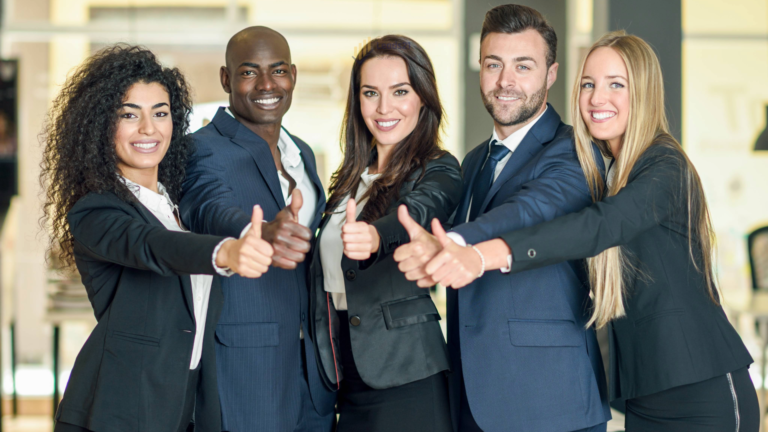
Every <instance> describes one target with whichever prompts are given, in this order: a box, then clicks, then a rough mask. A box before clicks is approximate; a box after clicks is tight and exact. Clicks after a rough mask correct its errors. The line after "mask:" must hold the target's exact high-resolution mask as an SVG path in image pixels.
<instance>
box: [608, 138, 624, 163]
mask: <svg viewBox="0 0 768 432" xmlns="http://www.w3.org/2000/svg"><path fill="white" fill-rule="evenodd" d="M623 143H624V136H623V135H622V136H620V137H618V138H612V139H609V140H608V147H610V149H611V154H613V158H614V159H618V158H619V153H620V152H621V145H622V144H623Z"/></svg>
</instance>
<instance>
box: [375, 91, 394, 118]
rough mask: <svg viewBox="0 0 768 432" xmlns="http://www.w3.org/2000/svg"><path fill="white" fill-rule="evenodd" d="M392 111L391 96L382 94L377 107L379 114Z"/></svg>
mask: <svg viewBox="0 0 768 432" xmlns="http://www.w3.org/2000/svg"><path fill="white" fill-rule="evenodd" d="M391 111H392V103H391V101H390V100H389V96H387V95H381V97H380V98H379V106H377V107H376V112H377V113H379V114H382V115H384V114H388V113H389V112H391Z"/></svg>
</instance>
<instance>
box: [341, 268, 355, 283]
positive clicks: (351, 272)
mask: <svg viewBox="0 0 768 432" xmlns="http://www.w3.org/2000/svg"><path fill="white" fill-rule="evenodd" d="M344 275H345V276H346V277H347V280H351V281H353V280H355V278H356V277H357V273H355V271H354V270H347V272H346V273H345V274H344Z"/></svg>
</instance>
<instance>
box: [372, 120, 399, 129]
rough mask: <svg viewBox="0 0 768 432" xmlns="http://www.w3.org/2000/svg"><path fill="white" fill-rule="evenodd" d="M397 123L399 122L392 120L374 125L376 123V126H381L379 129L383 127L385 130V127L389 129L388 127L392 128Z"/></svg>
mask: <svg viewBox="0 0 768 432" xmlns="http://www.w3.org/2000/svg"><path fill="white" fill-rule="evenodd" d="M399 121H400V120H392V121H388V122H380V121H377V122H376V123H378V124H379V126H381V127H385V128H386V127H390V126H394V125H396V124H397V122H399Z"/></svg>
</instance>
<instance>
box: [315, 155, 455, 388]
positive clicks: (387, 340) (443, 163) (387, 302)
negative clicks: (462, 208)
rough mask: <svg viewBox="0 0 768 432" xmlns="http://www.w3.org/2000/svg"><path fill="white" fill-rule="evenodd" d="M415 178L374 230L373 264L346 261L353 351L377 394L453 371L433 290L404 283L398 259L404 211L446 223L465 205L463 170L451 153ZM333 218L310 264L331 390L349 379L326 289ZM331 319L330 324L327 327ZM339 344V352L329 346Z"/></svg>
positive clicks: (318, 336)
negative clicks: (326, 247) (324, 254)
mask: <svg viewBox="0 0 768 432" xmlns="http://www.w3.org/2000/svg"><path fill="white" fill-rule="evenodd" d="M421 173H422V172H421V170H419V171H417V172H416V173H415V174H413V175H412V177H411V178H410V179H409V181H407V182H406V183H405V184H404V185H403V186H402V188H401V189H400V198H399V199H398V200H396V201H394V202H392V203H391V204H390V205H389V207H388V208H387V212H386V215H385V216H383V217H381V218H379V219H378V220H376V221H374V222H373V223H372V225H373V226H375V227H376V230H377V231H378V232H379V236H380V237H381V242H380V244H379V250H378V252H376V254H375V255H373V256H372V257H371V258H370V259H368V260H367V261H355V260H351V259H349V258H347V257H346V256H343V257H342V259H341V263H340V265H341V269H342V271H343V272H344V279H345V284H344V285H345V289H346V294H347V307H348V310H349V316H350V318H351V317H353V316H356V317H358V318H359V319H360V324H359V325H357V326H354V325H350V333H351V339H352V352H353V353H354V355H355V364H356V366H357V369H358V372H359V373H360V376H361V377H362V379H363V381H364V382H365V383H366V384H367V385H369V386H370V387H373V388H375V389H384V388H390V387H395V386H400V385H403V384H407V383H410V382H413V381H417V380H420V379H423V378H426V377H428V376H431V375H434V374H436V373H438V372H440V371H444V370H448V369H449V364H448V352H447V350H446V347H445V339H444V338H443V333H442V331H441V329H440V324H439V323H438V320H439V319H440V314H439V313H438V312H437V309H436V308H435V304H434V303H433V302H432V299H431V298H430V296H429V291H428V290H426V289H423V288H419V287H418V286H417V285H416V283H415V282H410V281H408V280H407V279H405V275H404V274H403V273H402V272H400V271H399V270H398V268H397V263H396V262H395V260H394V258H393V257H392V254H393V252H394V251H395V249H396V248H397V247H398V246H400V245H401V244H405V243H408V242H409V241H410V238H409V237H408V233H407V232H406V231H405V228H403V226H402V225H401V224H400V221H398V219H397V208H398V206H399V205H400V204H405V205H406V206H408V211H409V213H410V214H411V217H413V219H414V220H415V221H416V222H417V223H419V224H420V225H421V226H423V227H427V229H429V227H430V223H431V221H432V219H433V218H437V219H438V220H439V221H440V222H441V223H443V224H445V223H447V222H448V219H449V218H450V217H451V214H452V213H453V211H454V210H455V209H456V207H457V206H458V204H459V198H460V196H461V168H460V166H459V162H458V161H457V160H456V158H455V157H453V156H452V155H450V154H448V153H446V154H445V155H443V156H441V157H440V158H438V159H435V160H432V161H430V162H429V163H427V167H426V171H425V172H424V176H423V177H421V178H419V176H420V175H421ZM329 218H330V216H326V217H325V218H323V221H322V223H321V225H320V234H319V235H318V240H317V241H316V242H315V245H316V247H315V248H314V251H313V253H312V263H311V265H310V282H311V290H312V292H311V295H310V299H311V302H312V304H311V309H310V310H311V311H312V314H313V319H312V323H313V327H312V331H313V335H314V340H315V342H316V343H315V346H316V347H317V348H316V349H317V352H318V359H319V360H318V361H319V363H320V368H321V372H324V373H321V376H323V378H324V379H325V382H326V384H327V385H328V386H329V388H331V389H334V390H335V389H337V388H338V385H339V382H340V380H341V379H342V378H343V373H342V371H341V367H340V366H341V365H340V362H339V361H340V359H339V357H338V353H339V346H338V329H339V319H338V316H337V314H336V309H335V308H334V306H333V302H332V301H330V300H329V298H330V296H329V295H328V293H327V292H325V290H324V288H323V266H322V264H321V263H320V253H321V251H320V248H319V244H320V238H321V237H322V235H323V230H324V228H325V226H326V224H327V223H328V219H329ZM329 320H330V322H329ZM331 340H332V341H333V346H332V345H331Z"/></svg>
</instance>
